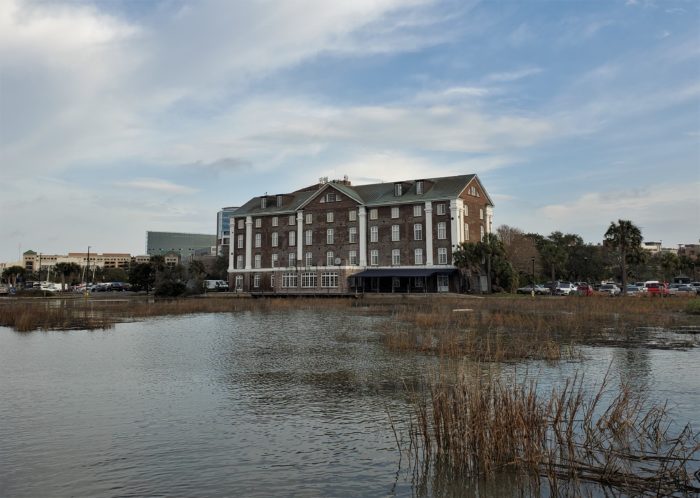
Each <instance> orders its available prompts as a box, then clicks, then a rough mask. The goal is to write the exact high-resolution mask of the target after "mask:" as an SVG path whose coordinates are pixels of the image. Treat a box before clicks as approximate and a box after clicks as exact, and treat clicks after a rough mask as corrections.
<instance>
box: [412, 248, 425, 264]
mask: <svg viewBox="0 0 700 498" xmlns="http://www.w3.org/2000/svg"><path fill="white" fill-rule="evenodd" d="M413 262H414V264H416V265H422V264H423V249H421V248H418V249H414V251H413Z"/></svg>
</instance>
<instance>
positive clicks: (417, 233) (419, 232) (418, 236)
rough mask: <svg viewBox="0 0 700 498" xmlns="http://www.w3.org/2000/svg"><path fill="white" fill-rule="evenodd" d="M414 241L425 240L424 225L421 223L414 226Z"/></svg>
mask: <svg viewBox="0 0 700 498" xmlns="http://www.w3.org/2000/svg"><path fill="white" fill-rule="evenodd" d="M413 240H423V225H421V224H420V223H416V224H415V225H413Z"/></svg>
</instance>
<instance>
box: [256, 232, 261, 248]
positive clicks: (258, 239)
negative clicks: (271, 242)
mask: <svg viewBox="0 0 700 498" xmlns="http://www.w3.org/2000/svg"><path fill="white" fill-rule="evenodd" d="M261 246H262V234H260V233H256V234H255V247H261Z"/></svg>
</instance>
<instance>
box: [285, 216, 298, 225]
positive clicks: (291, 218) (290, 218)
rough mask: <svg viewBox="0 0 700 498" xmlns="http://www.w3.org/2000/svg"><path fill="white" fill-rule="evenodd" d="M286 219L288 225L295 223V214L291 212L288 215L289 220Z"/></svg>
mask: <svg viewBox="0 0 700 498" xmlns="http://www.w3.org/2000/svg"><path fill="white" fill-rule="evenodd" d="M287 221H288V222H289V223H288V225H289V226H290V227H291V226H294V225H296V224H297V220H296V216H294V215H293V214H290V215H289V220H287Z"/></svg>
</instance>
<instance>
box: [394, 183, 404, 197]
mask: <svg viewBox="0 0 700 498" xmlns="http://www.w3.org/2000/svg"><path fill="white" fill-rule="evenodd" d="M402 191H403V185H401V184H400V183H394V197H401V193H402Z"/></svg>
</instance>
